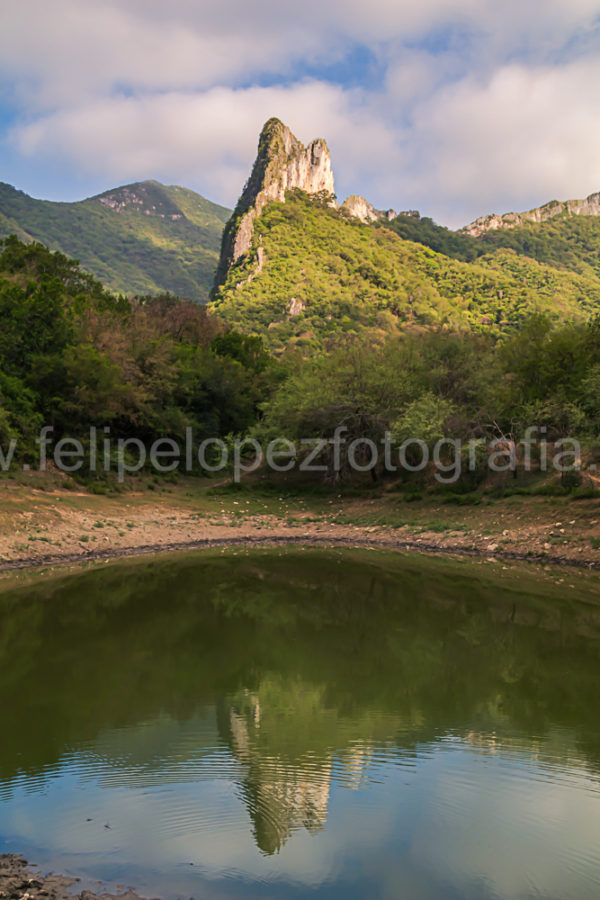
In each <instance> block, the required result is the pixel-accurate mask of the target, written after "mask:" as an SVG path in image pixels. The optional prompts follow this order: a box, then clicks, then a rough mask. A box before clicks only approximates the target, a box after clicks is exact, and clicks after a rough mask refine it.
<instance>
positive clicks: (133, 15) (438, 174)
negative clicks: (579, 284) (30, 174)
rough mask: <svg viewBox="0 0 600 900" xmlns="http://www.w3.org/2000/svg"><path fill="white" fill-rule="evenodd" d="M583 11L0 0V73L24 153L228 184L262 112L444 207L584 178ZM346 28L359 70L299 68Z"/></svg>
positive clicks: (442, 2)
mask: <svg viewBox="0 0 600 900" xmlns="http://www.w3.org/2000/svg"><path fill="white" fill-rule="evenodd" d="M599 17H600V0H573V2H570V3H569V4H566V3H565V2H564V0H528V2H525V3H524V2H523V0H505V2H503V3H502V4H499V3H498V2H497V0H422V2H420V3H416V4H415V3H413V2H408V0H372V2H371V3H370V4H368V5H367V4H365V3H364V0H328V2H327V3H322V2H321V0H305V2H304V3H303V4H302V6H301V7H297V6H293V5H292V4H282V3H281V2H275V0H256V2H255V3H254V4H252V5H249V4H247V3H245V2H244V3H242V2H241V0H220V2H219V3H211V4H206V3H204V4H199V3H198V2H197V0H172V2H171V3H170V4H169V5H168V6H167V5H165V4H164V3H163V2H162V0H160V2H159V0H113V2H98V0H96V2H91V0H56V2H55V3H53V4H48V3H47V0H4V3H3V4H2V6H1V7H0V89H2V82H3V81H4V90H6V87H7V85H10V88H11V90H12V91H13V95H14V97H15V102H16V103H17V104H18V108H19V115H18V117H17V122H16V125H15V126H14V127H13V130H12V132H11V135H10V141H11V146H12V148H13V151H15V150H16V152H17V153H18V154H21V156H22V157H24V158H27V159H28V160H29V161H30V165H31V167H32V168H34V167H36V166H40V165H44V166H46V167H49V166H50V165H56V164H57V161H62V162H63V164H65V163H67V164H68V165H70V166H71V167H72V171H73V172H74V173H77V175H78V176H81V175H82V173H87V174H88V175H89V177H90V178H94V179H95V181H96V183H97V180H98V178H99V177H102V178H105V179H106V183H107V185H110V184H113V183H117V182H123V181H125V180H137V179H142V178H148V177H155V178H159V179H160V180H165V181H171V182H173V181H177V182H180V183H181V182H183V183H184V184H186V185H188V186H190V187H195V188H197V189H199V190H201V191H202V192H203V193H205V194H207V195H208V196H209V197H211V198H213V199H215V200H218V201H221V202H227V203H233V202H234V201H235V197H236V194H237V193H238V191H239V190H240V188H241V186H242V184H243V182H244V180H245V178H246V177H247V174H248V170H249V167H250V165H251V163H252V160H253V157H254V153H255V148H256V141H257V136H258V132H259V129H260V127H261V125H262V124H263V122H264V121H265V120H266V119H267V118H269V117H270V116H271V115H278V116H279V117H280V118H282V119H284V121H286V122H287V123H288V124H289V125H290V126H291V127H292V129H293V130H294V131H296V132H297V133H298V136H299V137H300V138H302V139H303V140H305V141H306V140H309V139H311V138H312V137H315V136H323V137H326V138H327V139H328V141H329V143H330V145H331V147H332V151H333V154H334V170H335V173H336V180H337V184H338V188H339V191H338V192H339V194H340V195H343V194H347V193H351V192H361V193H364V194H366V195H367V196H368V197H369V199H370V200H371V201H372V202H374V203H375V205H377V206H383V207H387V206H391V205H395V206H397V207H399V208H407V207H414V206H419V207H421V208H422V209H423V210H424V211H425V212H426V213H429V214H433V215H434V216H435V217H437V218H438V219H440V220H442V221H446V222H449V223H452V224H456V225H458V224H462V223H463V222H465V221H468V220H469V219H471V218H473V217H474V216H475V215H479V214H482V213H484V212H487V211H489V210H491V209H497V210H499V211H501V210H504V209H506V208H508V207H514V208H523V207H525V206H528V205H532V204H534V203H538V202H542V201H544V200H546V199H550V198H551V197H554V196H557V197H567V196H571V195H573V194H586V193H589V192H590V191H592V190H595V189H598V188H600V166H599V165H598V164H597V162H596V160H600V126H598V125H597V124H596V123H597V122H599V121H600V118H599V117H598V112H599V109H598V107H599V105H600V102H599V101H598V99H597V96H596V91H595V85H596V84H597V81H598V74H599V72H598V68H599V65H600V62H599V60H600V55H599V54H600V51H599V50H598V48H597V46H596V44H597V38H598V34H597V30H596V29H597V22H598V19H599ZM357 45H361V46H363V47H367V48H368V49H369V50H370V51H371V52H372V54H373V56H374V58H375V59H376V60H377V64H376V68H377V67H378V74H379V75H380V78H379V81H375V82H374V83H373V84H372V85H371V86H370V88H369V89H366V88H365V89H357V88H349V87H348V86H344V84H343V83H334V82H333V81H331V80H328V76H327V77H326V75H323V77H321V78H320V79H313V80H310V81H307V80H306V79H305V78H304V77H303V74H302V73H303V72H306V71H307V70H306V66H307V64H308V63H310V64H311V66H313V71H315V69H314V67H316V71H319V66H328V65H330V64H332V63H335V62H336V61H337V62H340V61H343V59H344V56H345V54H347V53H348V52H349V51H350V50H351V49H352V48H353V47H356V46H357ZM323 71H324V72H325V73H326V72H327V69H326V68H325V69H323ZM269 80H270V81H273V80H275V81H277V80H279V81H283V83H281V84H278V85H277V84H276V85H274V86H261V81H262V82H263V83H264V84H266V83H268V81H269ZM5 177H6V176H5ZM19 186H22V187H24V188H25V189H26V188H27V185H19Z"/></svg>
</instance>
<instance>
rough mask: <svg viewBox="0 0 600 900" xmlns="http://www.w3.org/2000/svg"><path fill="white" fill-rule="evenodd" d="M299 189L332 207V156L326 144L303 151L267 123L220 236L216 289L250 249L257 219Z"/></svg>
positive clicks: (274, 123)
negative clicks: (322, 198)
mask: <svg viewBox="0 0 600 900" xmlns="http://www.w3.org/2000/svg"><path fill="white" fill-rule="evenodd" d="M293 188H298V189H300V190H302V191H306V192H307V193H308V194H318V193H321V192H323V193H324V194H327V195H330V197H331V201H330V202H331V203H332V205H335V196H334V195H335V191H334V182H333V172H332V171H331V156H330V153H329V148H328V146H327V144H326V143H325V141H323V140H320V139H319V140H315V141H313V142H312V143H311V144H309V145H308V146H307V147H305V146H304V145H303V144H302V143H301V142H300V141H299V140H298V139H297V138H296V137H295V136H294V135H293V134H292V132H291V131H290V129H289V128H288V127H287V126H286V125H284V124H283V122H280V120H279V119H269V121H268V122H267V123H266V125H265V126H264V128H263V130H262V132H261V135H260V139H259V142H258V154H257V157H256V161H255V163H254V167H253V169H252V173H251V175H250V178H249V179H248V181H247V183H246V186H245V187H244V191H243V193H242V196H241V197H240V199H239V201H238V204H237V206H236V208H235V210H234V213H233V216H232V217H231V219H230V220H229V222H228V223H227V225H226V227H225V231H224V233H223V243H222V246H221V258H220V261H219V268H218V271H217V278H216V286H217V287H219V286H220V285H221V284H222V283H223V282H224V281H225V278H226V277H227V273H228V271H229V269H230V267H231V266H232V265H233V264H234V263H236V262H237V261H238V260H240V259H242V258H243V257H244V256H245V255H246V254H247V253H248V251H249V250H250V248H251V246H252V236H253V233H254V225H255V222H256V219H257V218H258V217H259V216H260V214H261V212H262V210H263V209H264V207H265V206H266V205H267V203H269V202H270V201H272V200H279V201H284V200H285V192H286V191H289V190H292V189H293Z"/></svg>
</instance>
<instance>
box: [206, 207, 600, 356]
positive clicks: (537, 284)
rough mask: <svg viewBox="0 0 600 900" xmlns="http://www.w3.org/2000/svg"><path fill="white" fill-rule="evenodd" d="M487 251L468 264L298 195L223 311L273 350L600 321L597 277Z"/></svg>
mask: <svg viewBox="0 0 600 900" xmlns="http://www.w3.org/2000/svg"><path fill="white" fill-rule="evenodd" d="M454 237H458V238H459V239H460V238H461V237H462V236H460V235H454ZM467 240H468V241H471V240H473V241H475V239H467ZM489 250H490V252H487V253H485V254H484V255H480V256H479V258H478V259H476V260H475V261H471V262H466V261H463V260H460V259H456V258H453V257H452V256H447V255H444V254H442V253H436V252H435V251H433V250H432V249H431V248H429V247H424V246H422V245H421V244H417V243H414V242H413V241H409V240H405V239H403V238H402V237H400V235H398V234H396V233H394V231H393V230H390V229H389V228H386V227H373V226H369V225H363V224H362V223H361V222H359V221H358V220H357V219H351V218H348V217H347V216H345V215H344V214H343V212H342V213H340V212H339V211H337V210H335V209H331V208H329V207H327V206H326V205H325V204H324V203H323V202H322V201H321V200H320V199H319V198H318V197H313V198H311V197H309V196H308V195H307V194H304V193H302V192H298V191H296V192H289V193H288V195H287V200H286V203H285V204H284V203H272V204H270V205H269V206H268V207H267V208H266V209H265V210H264V211H263V212H262V214H261V216H260V219H259V223H258V226H257V227H256V228H255V231H254V237H253V249H252V252H251V253H250V254H249V256H248V257H246V258H244V259H243V260H242V261H241V262H240V263H238V264H236V265H234V266H233V267H232V268H231V269H230V271H229V274H228V277H227V279H226V281H225V283H224V284H223V285H222V287H221V288H220V289H219V291H218V293H217V295H216V297H215V304H214V305H215V307H216V308H217V309H218V310H219V313H220V315H221V316H223V317H224V318H225V319H227V320H228V321H229V322H230V323H231V324H232V325H234V327H236V328H239V329H241V330H244V331H247V332H257V333H262V334H266V336H267V338H266V339H267V341H268V343H269V344H270V346H271V347H274V348H277V347H283V346H285V345H286V344H288V343H289V342H290V340H291V341H294V342H308V341H310V342H312V341H314V340H315V339H317V340H322V339H323V338H324V337H326V336H327V335H329V334H333V333H336V332H338V333H339V332H340V331H341V332H359V331H362V330H364V329H365V328H369V329H377V330H380V331H382V332H386V333H392V334H393V333H395V332H400V331H406V330H411V331H415V330H423V329H428V328H431V327H435V328H440V327H443V328H446V329H468V330H474V331H484V332H491V333H500V332H502V331H505V330H509V329H511V328H513V327H514V326H517V325H519V324H520V323H521V322H523V321H524V320H525V319H526V318H527V317H528V316H529V315H530V314H532V313H545V314H547V315H548V316H549V318H550V319H554V320H557V321H559V320H560V321H571V320H581V319H584V318H588V317H589V316H590V315H592V314H593V313H595V312H597V311H598V310H600V277H599V276H598V275H597V274H596V273H595V272H594V271H593V269H592V267H589V268H588V269H587V270H586V272H585V274H579V273H577V272H571V271H566V270H565V268H564V267H563V268H557V267H552V266H549V265H546V264H543V263H540V262H537V261H536V260H533V259H530V258H527V257H525V256H524V255H521V254H520V253H518V252H515V250H514V249H510V248H509V249H505V248H500V249H495V250H493V251H492V248H489ZM447 252H448V251H447ZM261 260H262V263H261Z"/></svg>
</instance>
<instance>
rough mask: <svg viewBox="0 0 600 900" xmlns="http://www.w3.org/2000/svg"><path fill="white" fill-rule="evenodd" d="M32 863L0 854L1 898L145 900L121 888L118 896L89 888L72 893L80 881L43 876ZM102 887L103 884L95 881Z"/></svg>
mask: <svg viewBox="0 0 600 900" xmlns="http://www.w3.org/2000/svg"><path fill="white" fill-rule="evenodd" d="M37 868H38V866H36V865H35V864H34V863H29V862H28V861H27V860H26V859H25V858H24V857H23V856H21V855H20V854H18V853H0V898H6V900H144V898H142V897H141V896H140V895H139V894H137V893H136V892H135V891H134V890H132V889H131V888H124V889H123V890H122V891H119V893H118V894H111V893H104V892H103V893H95V892H94V891H90V890H88V889H82V890H81V891H77V892H74V891H73V890H72V888H73V885H75V884H78V883H80V881H81V879H80V878H74V877H71V876H68V875H56V874H55V873H54V872H49V873H47V874H46V875H42V873H41V872H34V871H33V869H37ZM97 884H98V885H101V884H102V882H97Z"/></svg>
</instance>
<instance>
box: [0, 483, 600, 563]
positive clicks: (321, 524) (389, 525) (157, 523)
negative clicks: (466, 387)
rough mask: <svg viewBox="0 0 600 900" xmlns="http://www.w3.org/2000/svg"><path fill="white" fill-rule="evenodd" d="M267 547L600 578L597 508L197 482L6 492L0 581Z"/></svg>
mask: <svg viewBox="0 0 600 900" xmlns="http://www.w3.org/2000/svg"><path fill="white" fill-rule="evenodd" d="M257 544H265V545H268V544H279V545H281V544H304V545H315V546H317V545H318V546H327V545H330V546H349V547H365V546H366V547H378V548H381V549H402V550H412V551H422V552H434V553H443V554H464V555H469V556H478V557H483V558H498V559H507V560H527V559H533V560H536V561H542V562H547V563H553V564H559V565H572V566H577V567H582V568H592V569H598V568H600V504H599V502H598V500H595V499H590V500H579V501H574V500H570V499H569V498H542V497H507V498H505V499H499V500H495V501H493V502H492V501H484V502H481V503H480V504H479V505H477V506H473V507H471V506H465V507H462V506H448V505H444V504H443V502H442V501H440V499H438V498H427V499H425V500H423V501H422V502H419V503H414V502H411V503H407V502H406V501H405V500H404V498H403V497H402V496H398V495H397V494H390V493H381V494H380V495H378V496H366V497H356V496H352V497H344V496H342V495H333V496H331V495H326V496H321V497H314V496H312V497H311V496H304V497H302V496H301V497H298V496H288V495H285V494H283V493H282V494H281V495H277V494H273V493H272V492H271V493H270V494H268V493H262V494H261V493H260V492H259V491H256V490H240V491H239V492H231V491H229V492H228V491H224V492H216V493H215V492H214V491H213V492H211V491H210V490H207V488H206V486H205V485H203V484H198V482H197V481H196V482H193V481H190V482H186V483H183V484H181V485H177V486H174V487H170V488H168V489H167V490H164V491H158V490H157V491H155V492H153V493H152V494H150V493H149V492H138V493H135V492H131V493H128V494H123V495H118V496H114V497H107V496H95V495H90V494H85V493H83V492H73V491H64V490H63V491H60V490H58V489H56V488H52V489H45V490H42V489H39V488H32V487H30V486H27V485H18V484H17V485H15V484H12V483H6V482H5V483H4V484H0V570H1V569H4V570H10V569H13V570H14V569H26V568H30V567H39V566H49V565H57V564H60V563H77V562H80V561H81V562H85V561H90V560H103V559H110V558H118V557H123V556H133V555H137V554H147V553H157V552H161V551H173V550H191V549H195V548H202V547H215V546H229V545H257Z"/></svg>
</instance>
